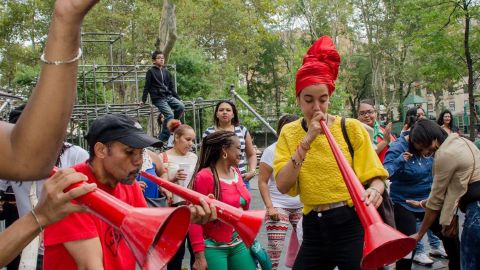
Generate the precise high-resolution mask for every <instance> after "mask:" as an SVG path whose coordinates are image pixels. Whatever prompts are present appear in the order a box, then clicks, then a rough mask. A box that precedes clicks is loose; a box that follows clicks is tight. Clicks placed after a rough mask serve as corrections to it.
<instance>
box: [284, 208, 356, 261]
mask: <svg viewBox="0 0 480 270" xmlns="http://www.w3.org/2000/svg"><path fill="white" fill-rule="evenodd" d="M302 224H303V242H302V246H301V247H300V251H299V252H298V255H297V258H296V260H295V263H294V265H293V268H292V269H293V270H303V269H311V270H322V269H334V268H335V266H338V269H339V270H354V269H358V270H360V260H361V259H362V249H363V228H362V225H361V223H360V220H359V219H358V216H357V214H356V213H355V210H354V209H353V208H351V207H348V206H343V207H339V208H335V209H332V210H327V211H324V212H321V213H317V212H315V211H311V212H310V213H309V214H308V215H306V216H305V215H304V216H303V223H302Z"/></svg>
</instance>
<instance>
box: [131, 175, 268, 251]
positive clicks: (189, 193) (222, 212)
mask: <svg viewBox="0 0 480 270" xmlns="http://www.w3.org/2000/svg"><path fill="white" fill-rule="evenodd" d="M140 175H141V176H143V177H145V178H148V179H149V180H150V181H152V182H154V183H156V184H157V185H159V186H161V187H163V188H165V189H167V190H169V191H170V192H172V193H174V194H176V195H178V196H180V197H182V198H184V199H186V200H188V201H190V202H192V203H194V204H200V199H201V198H203V199H204V200H205V201H206V202H207V203H210V204H213V205H214V206H215V207H216V208H217V216H218V219H220V220H221V221H223V222H225V223H227V224H229V225H230V226H232V227H234V228H235V230H236V231H237V232H238V235H239V236H240V238H242V240H243V242H244V243H245V245H246V246H247V247H250V246H251V245H252V243H253V241H254V240H255V237H256V236H257V234H258V232H259V231H260V227H261V226H262V223H263V218H264V217H265V210H250V211H243V210H241V209H238V208H235V207H233V206H231V205H228V204H226V203H223V202H220V201H218V200H215V199H211V198H209V197H208V196H205V195H203V194H201V193H198V192H196V191H193V190H191V189H188V188H185V187H182V186H179V185H177V184H174V183H171V182H169V181H167V180H164V179H162V178H160V177H157V176H154V175H151V174H148V173H146V172H141V173H140Z"/></svg>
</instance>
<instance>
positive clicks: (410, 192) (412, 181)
mask: <svg viewBox="0 0 480 270" xmlns="http://www.w3.org/2000/svg"><path fill="white" fill-rule="evenodd" d="M415 122H416V119H413V118H412V119H410V121H407V125H408V123H410V125H409V127H411V125H413V123H415ZM408 136H409V128H408V129H407V131H404V132H402V135H401V136H400V137H399V138H398V139H397V141H395V142H393V143H391V144H390V149H389V150H388V152H387V154H386V156H385V160H384V164H383V165H384V167H385V169H386V170H387V171H388V173H389V175H390V177H389V179H390V181H391V185H390V197H391V198H392V201H393V203H394V214H395V224H396V226H397V229H398V230H399V231H400V232H402V233H404V234H406V235H412V234H414V233H416V231H417V225H416V221H417V219H419V220H423V216H424V215H425V209H424V208H422V207H418V206H415V205H416V204H415V203H414V202H418V201H422V200H425V199H427V198H428V195H429V194H430V190H431V187H432V182H433V175H432V165H433V157H432V156H421V155H415V154H412V153H413V152H414V151H411V150H410V149H409V142H408ZM433 233H434V234H435V235H437V236H438V237H440V239H442V241H443V243H444V245H447V244H446V243H445V241H447V242H448V241H453V239H447V238H444V237H443V236H442V235H441V233H440V231H433ZM412 259H413V256H412V257H410V258H408V259H406V258H403V259H401V260H399V261H398V262H397V263H396V269H397V270H403V269H411V268H412Z"/></svg>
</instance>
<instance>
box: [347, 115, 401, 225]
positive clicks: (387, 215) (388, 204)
mask: <svg viewBox="0 0 480 270" xmlns="http://www.w3.org/2000/svg"><path fill="white" fill-rule="evenodd" d="M340 125H341V127H342V134H343V138H344V139H345V142H346V143H347V146H348V151H349V152H350V155H351V156H352V165H353V153H354V151H353V146H352V143H351V142H350V138H349V137H348V133H347V127H346V124H345V118H344V117H342V119H341V120H340ZM382 199H383V200H382V203H381V204H380V206H379V207H378V208H377V211H378V214H379V215H380V217H382V220H383V222H385V223H386V224H388V225H389V226H390V227H392V228H395V227H396V226H395V215H394V213H393V201H392V198H390V194H388V192H387V191H386V189H385V191H384V192H383V193H382Z"/></svg>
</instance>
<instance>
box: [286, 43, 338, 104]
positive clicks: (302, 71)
mask: <svg viewBox="0 0 480 270" xmlns="http://www.w3.org/2000/svg"><path fill="white" fill-rule="evenodd" d="M339 66H340V55H339V54H338V52H337V50H336V49H335V44H333V41H332V39H331V38H330V37H329V36H322V37H320V38H319V39H317V41H315V43H313V45H312V47H310V49H309V50H308V52H307V54H305V56H303V65H302V66H301V67H300V68H299V69H298V71H297V78H296V85H295V89H296V93H297V96H298V95H300V92H302V90H303V89H304V88H305V87H307V86H310V85H313V84H321V83H322V84H326V85H327V86H328V94H329V95H332V93H333V91H335V80H336V79H337V76H338V67H339Z"/></svg>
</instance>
